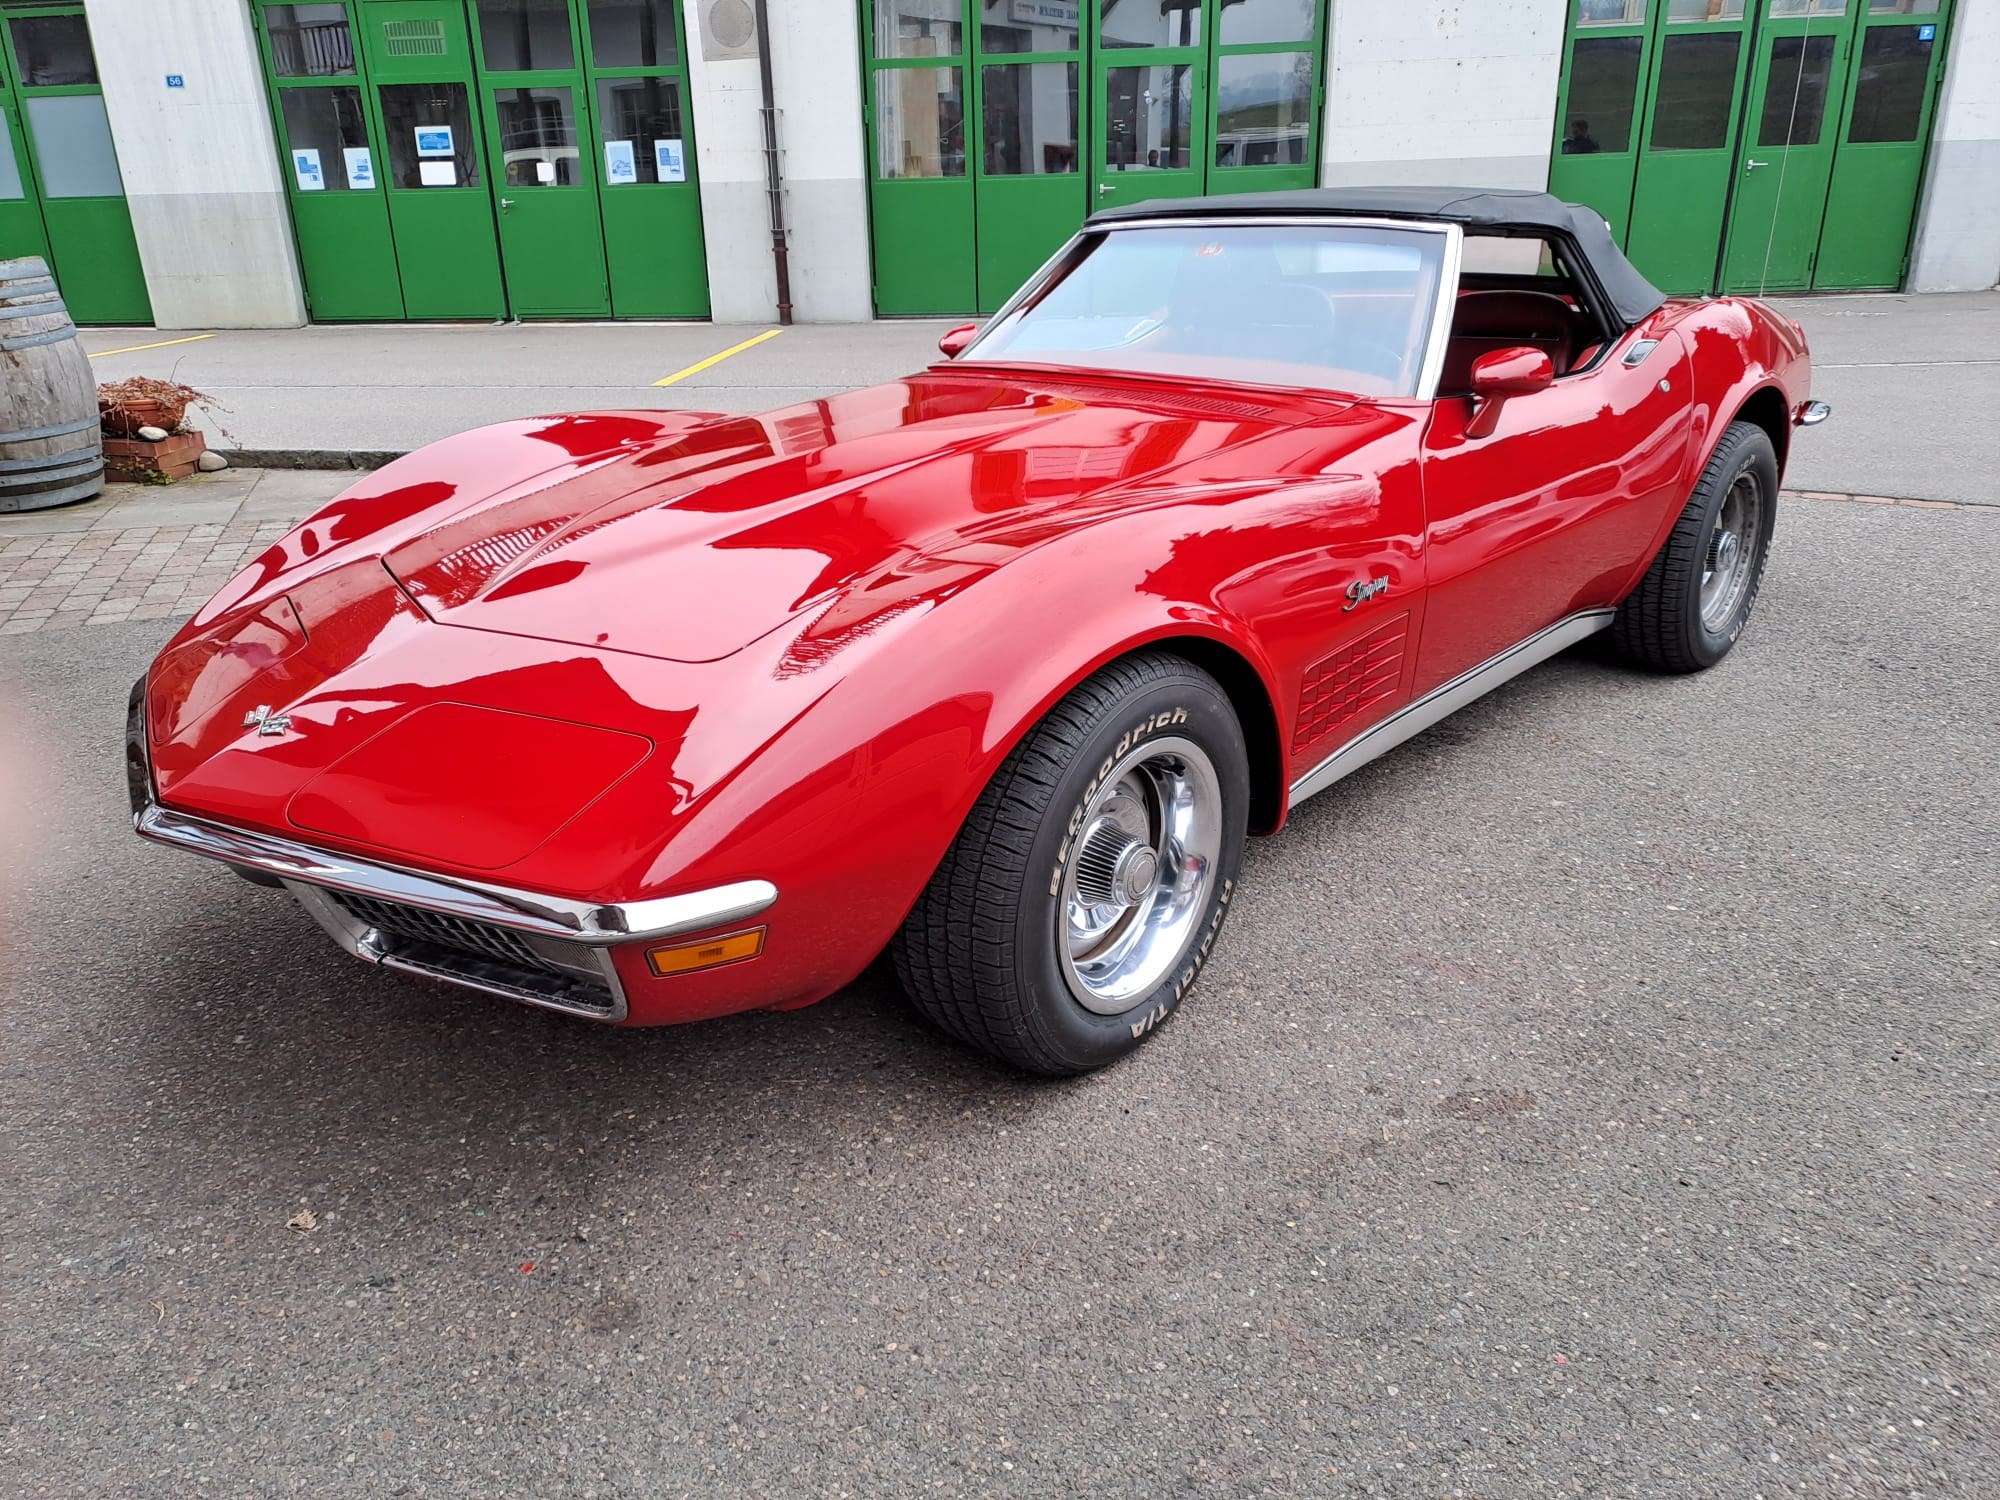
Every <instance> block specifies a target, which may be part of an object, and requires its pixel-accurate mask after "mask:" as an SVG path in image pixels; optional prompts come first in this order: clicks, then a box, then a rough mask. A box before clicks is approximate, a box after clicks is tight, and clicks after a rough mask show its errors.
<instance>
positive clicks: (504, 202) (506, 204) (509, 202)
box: [500, 198, 514, 208]
mask: <svg viewBox="0 0 2000 1500" xmlns="http://www.w3.org/2000/svg"><path fill="white" fill-rule="evenodd" d="M500 206H501V207H502V208H512V207H513V206H514V200H513V199H512V198H502V199H501V200H500Z"/></svg>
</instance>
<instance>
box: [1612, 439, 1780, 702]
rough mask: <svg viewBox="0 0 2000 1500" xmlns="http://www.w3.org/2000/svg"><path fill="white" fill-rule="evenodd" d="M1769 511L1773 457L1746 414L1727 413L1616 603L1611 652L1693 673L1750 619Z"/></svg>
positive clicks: (1774, 506) (1774, 482) (1719, 654)
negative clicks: (1658, 540)
mask: <svg viewBox="0 0 2000 1500" xmlns="http://www.w3.org/2000/svg"><path fill="white" fill-rule="evenodd" d="M1777 511H1778V458H1777V454H1776V453H1775V452H1774V451H1773V450H1772V447H1771V439H1770V436H1769V434H1767V433H1766V432H1765V431H1764V429H1763V428H1761V427H1759V426H1757V425H1756V424H1755V423H1753V422H1732V423H1730V424H1729V428H1728V430H1727V431H1725V432H1724V433H1723V435H1722V441H1721V442H1720V443H1717V444H1716V446H1715V452H1714V454H1713V455H1711V457H1710V458H1709V461H1708V465H1707V467H1706V468H1704V469H1703V470H1702V472H1701V478H1700V479H1699V480H1697V481H1696V482H1695V487H1694V492H1693V493H1692V494H1691V495H1689V496H1688V502H1687V505H1686V506H1685V507H1684V508H1683V509H1682V511H1681V515H1680V519H1679V520H1678V521H1676V522H1675V523H1674V529H1673V531H1672V532H1670V533H1669V534H1668V536H1667V540H1666V542H1665V543H1664V544H1663V545H1662V546H1661V548H1660V551H1659V555H1658V556H1656V557H1655V558H1654V559H1653V565H1652V566H1651V567H1650V568H1648V569H1647V570H1646V576H1645V577H1644V578H1642V579H1640V580H1639V586H1638V587H1637V588H1636V589H1634V590H1633V591H1632V593H1631V596H1630V597H1629V598H1627V599H1626V601H1625V602H1624V603H1623V604H1622V605H1620V606H1619V608H1618V617H1617V619H1616V620H1614V621H1613V622H1612V626H1611V630H1610V632H1609V637H1610V642H1611V645H1612V647H1613V648H1614V649H1615V651H1616V652H1617V653H1618V654H1619V655H1620V656H1622V657H1624V658H1625V659H1626V660H1628V661H1630V662H1633V663H1634V664H1636V665H1638V666H1643V667H1648V668H1650V669H1651V670H1653V671H1655V672H1698V671H1700V670H1701V669H1702V668H1704V667H1712V666H1714V665H1715V664H1716V663H1717V662H1719V661H1721V660H1722V658H1723V657H1725V656H1727V655H1728V654H1729V648H1730V647H1731V646H1733V645H1735V644H1736V638H1737V637H1738V636H1739V635H1741V634H1742V633H1743V627H1744V625H1745V624H1746V623H1748V621H1749V619H1750V611H1751V609H1752V607H1754V606H1755V604H1756V602H1757V590H1758V588H1759V587H1760V586H1761V585H1762V583H1763V580H1764V563H1765V559H1766V558H1767V557H1768V556H1769V554H1770V550H1771V531H1772V527H1773V526H1774V524H1775V523H1776V520H1777Z"/></svg>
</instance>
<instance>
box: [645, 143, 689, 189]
mask: <svg viewBox="0 0 2000 1500" xmlns="http://www.w3.org/2000/svg"><path fill="white" fill-rule="evenodd" d="M653 163H654V165H655V166H657V167H658V168H659V172H660V181H662V182H686V181H687V180H688V174H687V157H686V156H684V155H683V154H682V153H681V143H680V142H679V141H655V142H653Z"/></svg>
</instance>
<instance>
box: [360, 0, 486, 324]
mask: <svg viewBox="0 0 2000 1500" xmlns="http://www.w3.org/2000/svg"><path fill="white" fill-rule="evenodd" d="M358 19H359V20H360V21H361V33H362V49H361V50H362V53H363V56H364V59H365V61H366V64H367V76H368V79H369V85H370V88H371V90H372V91H373V93H374V96H375V99H374V109H375V115H376V119H377V122H378V124H379V138H380V140H381V143H382V160H381V161H380V162H379V163H377V164H376V168H375V170H376V171H377V172H378V173H379V174H380V175H381V178H382V193H383V196H384V198H385V199H386V200H387V202H388V205H389V225H390V228H391V230H392V231H393V233H394V236H395V241H396V267H397V271H398V274H399V275H400V277H401V280H402V287H403V306H404V308H405V315H406V316H408V317H411V318H492V319H498V318H504V317H506V316H507V294H506V289H505V288H504V286H503V285H502V284H501V280H500V253H499V245H498V243H497V241H496V239H495V231H494V224H493V207H494V205H493V196H492V194H491V193H490V192H489V190H488V183H489V173H488V168H487V161H486V153H485V149H484V146H483V143H482V139H481V136H482V131H481V126H480V122H479V117H478V114H477V113H476V110H475V106H474V102H473V100H474V87H473V66H472V45H471V39H470V37H469V35H468V33H467V31H466V25H465V5H464V0H362V3H361V12H360V16H359V18H358Z"/></svg>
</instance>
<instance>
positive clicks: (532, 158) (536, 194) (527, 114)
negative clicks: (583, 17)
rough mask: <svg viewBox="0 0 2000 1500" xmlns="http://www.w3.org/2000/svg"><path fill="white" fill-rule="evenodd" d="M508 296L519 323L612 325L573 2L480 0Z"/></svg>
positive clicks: (485, 95)
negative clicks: (574, 320) (592, 321)
mask: <svg viewBox="0 0 2000 1500" xmlns="http://www.w3.org/2000/svg"><path fill="white" fill-rule="evenodd" d="M473 14H474V16H475V17H476V18H477V28H476V29H477V32H478V37H479V51H480V67H479V87H480V93H481V95H482V100H481V103H482V107H483V113H484V115H485V118H486V128H487V160H488V161H489V162H491V163H492V164H493V167H494V182H493V192H494V195H495V196H494V201H495V205H496V206H497V208H498V209H499V224H500V250H501V256H502V259H503V260H504V262H505V264H506V272H507V296H508V300H509V302H511V303H512V304H513V309H514V316H516V317H517V318H551V317H581V318H602V317H608V316H609V315H610V312H611V284H610V280H609V278H608V277H607V275H606V273H605V267H604V230H603V224H602V222H601V220H600V219H599V217H598V207H597V183H598V173H597V153H596V151H595V150H592V151H590V152H589V153H585V151H584V150H583V148H582V145H581V143H582V142H584V141H586V140H587V139H589V131H588V129H587V128H585V127H583V126H582V125H580V123H579V122H580V121H581V120H583V119H584V117H585V113H586V110H587V106H586V105H584V103H583V69H582V67H581V66H580V64H579V61H578V56H577V45H576V26H575V23H574V18H573V17H572V15H571V12H570V5H569V0H473Z"/></svg>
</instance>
